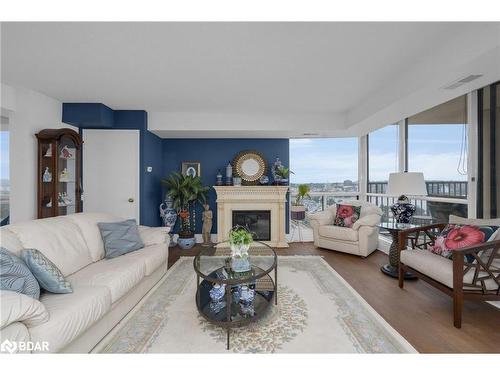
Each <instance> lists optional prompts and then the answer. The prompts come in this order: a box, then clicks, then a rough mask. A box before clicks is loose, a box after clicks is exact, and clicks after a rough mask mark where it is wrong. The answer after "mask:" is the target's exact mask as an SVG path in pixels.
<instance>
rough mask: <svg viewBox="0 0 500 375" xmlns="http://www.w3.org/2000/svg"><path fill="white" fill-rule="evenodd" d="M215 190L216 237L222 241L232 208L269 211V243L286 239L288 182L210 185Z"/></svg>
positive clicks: (281, 244) (279, 243) (279, 244)
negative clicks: (255, 184)
mask: <svg viewBox="0 0 500 375" xmlns="http://www.w3.org/2000/svg"><path fill="white" fill-rule="evenodd" d="M214 190H215V192H216V193H217V241H219V242H221V241H226V240H227V236H228V233H229V231H230V230H231V228H232V224H233V210H238V211H239V210H269V211H271V240H270V241H264V242H265V243H267V244H268V245H269V246H272V247H288V243H287V242H286V238H285V235H286V193H287V192H288V186H214Z"/></svg>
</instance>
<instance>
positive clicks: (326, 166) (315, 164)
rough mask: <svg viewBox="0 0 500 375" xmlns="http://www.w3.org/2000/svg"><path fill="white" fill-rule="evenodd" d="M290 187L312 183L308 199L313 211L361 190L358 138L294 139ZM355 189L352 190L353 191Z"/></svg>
mask: <svg viewBox="0 0 500 375" xmlns="http://www.w3.org/2000/svg"><path fill="white" fill-rule="evenodd" d="M290 169H291V170H292V172H294V173H293V174H291V175H290V190H291V193H292V196H293V194H294V192H295V191H296V190H297V186H298V185H299V184H308V185H309V186H310V187H311V193H310V194H311V198H312V199H308V200H306V201H305V202H304V204H305V206H306V207H307V209H308V211H309V212H316V211H320V210H321V209H323V208H325V206H330V205H332V204H334V203H336V202H339V201H342V200H344V199H346V198H350V199H352V198H355V197H356V195H357V194H356V193H357V191H358V138H307V139H291V140H290ZM349 193H352V194H349Z"/></svg>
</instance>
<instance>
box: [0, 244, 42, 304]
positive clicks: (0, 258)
mask: <svg viewBox="0 0 500 375" xmlns="http://www.w3.org/2000/svg"><path fill="white" fill-rule="evenodd" d="M0 289H2V290H11V291H13V292H17V293H22V294H26V295H27V296H30V297H31V298H34V299H38V298H40V285H38V281H36V278H35V276H33V274H32V273H31V271H30V269H29V268H28V267H27V266H26V264H24V262H23V261H22V260H21V259H20V258H18V257H17V256H15V255H14V254H12V253H11V252H10V251H9V250H7V249H5V248H3V247H0Z"/></svg>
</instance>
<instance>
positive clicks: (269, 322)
mask: <svg viewBox="0 0 500 375" xmlns="http://www.w3.org/2000/svg"><path fill="white" fill-rule="evenodd" d="M195 291H196V275H195V272H194V270H193V258H191V257H182V258H181V259H179V260H178V261H177V262H176V263H175V264H174V265H173V267H172V268H171V269H170V270H169V271H168V272H167V274H166V275H165V276H164V278H163V279H162V280H161V281H160V282H159V283H158V285H157V286H156V287H155V288H154V289H153V290H152V291H151V292H150V293H148V295H147V296H146V297H145V298H144V299H143V300H142V301H141V303H140V304H138V305H137V306H136V307H135V308H134V310H132V311H131V312H130V313H129V314H128V316H127V317H126V318H125V319H124V320H123V321H122V322H121V323H120V324H119V325H118V326H117V327H115V329H114V330H113V331H112V332H111V333H110V334H109V335H108V336H107V337H106V338H105V339H104V340H103V341H102V342H101V343H100V344H99V345H98V346H97V347H96V349H95V350H94V352H100V353H228V352H229V353H415V352H416V351H415V349H414V348H413V347H412V346H411V345H410V344H409V343H408V342H407V341H406V340H405V339H404V338H403V337H402V336H401V335H400V334H399V333H397V332H396V331H395V330H394V329H393V328H392V327H391V326H390V325H389V324H388V323H387V322H385V321H384V320H383V318H382V317H381V316H380V315H379V314H377V312H376V311H375V310H373V309H372V308H371V307H370V305H368V303H367V302H366V301H365V300H363V298H362V297H361V296H360V295H359V294H358V293H357V292H356V291H355V290H354V289H352V288H351V287H350V286H349V284H348V283H347V282H346V281H345V280H344V279H342V277H340V275H339V274H338V273H337V272H335V270H333V269H332V268H331V267H330V266H329V265H328V263H326V261H325V260H323V259H322V258H321V257H319V256H280V257H278V306H274V305H273V307H272V308H271V309H269V310H268V312H267V314H266V315H265V317H263V318H262V319H261V320H259V321H257V322H255V323H252V324H251V325H249V326H246V327H242V328H235V329H232V331H231V346H230V349H229V351H228V350H226V332H225V330H223V329H222V328H219V327H217V326H215V325H213V324H211V323H209V322H208V321H206V320H205V319H204V318H203V317H202V316H200V315H199V314H198V310H197V309H196V305H195Z"/></svg>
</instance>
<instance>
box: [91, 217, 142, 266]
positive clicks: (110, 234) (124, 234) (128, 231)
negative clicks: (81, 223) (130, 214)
mask: <svg viewBox="0 0 500 375" xmlns="http://www.w3.org/2000/svg"><path fill="white" fill-rule="evenodd" d="M97 226H98V227H99V230H100V231H101V237H102V242H104V250H105V252H106V255H105V257H106V258H108V259H110V258H116V257H118V256H120V255H124V254H127V253H130V252H132V251H136V250H139V249H142V248H143V247H144V243H143V242H142V239H141V236H140V234H139V229H138V228H137V223H136V222H135V219H130V220H125V221H119V222H117V223H97Z"/></svg>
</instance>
